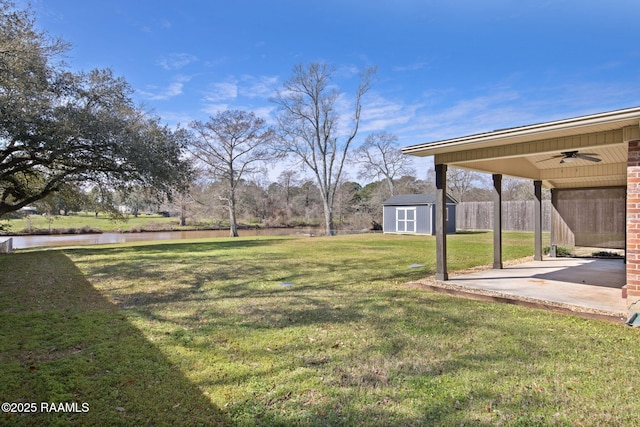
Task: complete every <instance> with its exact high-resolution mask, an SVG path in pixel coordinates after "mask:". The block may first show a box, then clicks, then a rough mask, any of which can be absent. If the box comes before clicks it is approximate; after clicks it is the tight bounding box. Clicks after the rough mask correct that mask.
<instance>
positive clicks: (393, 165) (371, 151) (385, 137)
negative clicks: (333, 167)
mask: <svg viewBox="0 0 640 427" xmlns="http://www.w3.org/2000/svg"><path fill="white" fill-rule="evenodd" d="M397 142H398V137H397V136H396V135H394V134H391V133H387V132H384V131H382V132H378V133H373V134H371V135H369V136H367V139H365V141H364V144H362V145H361V146H360V147H359V148H358V149H357V150H356V152H355V155H356V158H355V162H356V163H358V164H360V165H361V169H360V171H359V173H358V177H359V178H361V179H367V180H373V179H376V180H378V179H384V180H385V181H386V183H387V188H388V189H389V194H390V195H391V196H393V195H394V187H393V181H394V180H395V179H397V178H400V177H401V176H403V175H414V174H415V170H414V169H413V168H412V167H411V166H410V159H409V157H408V156H405V155H404V154H402V151H400V149H399V148H398V146H397Z"/></svg>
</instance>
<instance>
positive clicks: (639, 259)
mask: <svg viewBox="0 0 640 427" xmlns="http://www.w3.org/2000/svg"><path fill="white" fill-rule="evenodd" d="M626 222H627V250H626V256H627V264H626V267H627V307H629V312H630V313H632V312H636V311H640V141H630V142H629V147H628V157H627V221H626Z"/></svg>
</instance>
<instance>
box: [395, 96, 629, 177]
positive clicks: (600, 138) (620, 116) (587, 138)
mask: <svg viewBox="0 0 640 427" xmlns="http://www.w3.org/2000/svg"><path fill="white" fill-rule="evenodd" d="M637 140H640V107H634V108H628V109H624V110H617V111H611V112H606V113H599V114H593V115H589V116H581V117H576V118H571V119H565V120H558V121H553V122H547V123H540V124H534V125H528V126H521V127H515V128H509V129H498V130H495V131H492V132H487V133H481V134H475V135H470V136H463V137H459V138H452V139H447V140H442V141H435V142H429V143H424V144H418V145H414V146H410V147H405V148H403V149H402V152H403V153H404V154H410V155H414V156H421V157H425V156H434V163H435V164H447V165H450V166H455V167H460V168H464V169H470V170H475V171H478V172H486V173H491V174H502V175H508V176H512V177H517V178H525V179H531V180H535V181H542V185H544V186H545V187H547V188H585V187H610V186H625V185H626V178H627V152H628V149H627V144H628V142H629V141H637ZM566 151H579V152H580V153H583V154H586V153H593V155H595V157H598V158H600V159H601V161H600V162H597V163H595V162H591V161H588V160H583V159H578V158H576V159H573V160H574V161H571V162H565V163H560V160H561V159H560V158H553V156H555V155H559V154H560V153H562V152H566Z"/></svg>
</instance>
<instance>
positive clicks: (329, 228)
mask: <svg viewBox="0 0 640 427" xmlns="http://www.w3.org/2000/svg"><path fill="white" fill-rule="evenodd" d="M323 204H324V225H325V232H326V235H327V236H335V235H336V230H335V228H334V224H333V212H332V210H331V207H330V206H329V204H328V202H327V201H326V200H325V201H323Z"/></svg>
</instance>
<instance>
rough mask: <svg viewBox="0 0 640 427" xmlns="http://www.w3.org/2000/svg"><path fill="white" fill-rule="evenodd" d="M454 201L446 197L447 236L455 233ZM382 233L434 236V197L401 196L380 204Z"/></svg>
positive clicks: (420, 195)
mask: <svg viewBox="0 0 640 427" xmlns="http://www.w3.org/2000/svg"><path fill="white" fill-rule="evenodd" d="M456 204H457V202H456V200H454V199H453V198H452V197H450V196H447V218H446V221H447V234H453V233H455V232H456ZM382 213H383V221H382V226H383V231H384V232H385V233H401V234H429V235H435V234H436V195H435V194H403V195H400V196H393V197H391V198H390V199H387V200H385V201H384V202H383V203H382Z"/></svg>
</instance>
